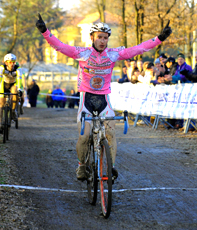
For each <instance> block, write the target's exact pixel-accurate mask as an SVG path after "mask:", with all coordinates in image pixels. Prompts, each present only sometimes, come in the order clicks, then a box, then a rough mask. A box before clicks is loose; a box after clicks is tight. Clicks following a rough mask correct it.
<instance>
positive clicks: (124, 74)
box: [117, 66, 129, 83]
mask: <svg viewBox="0 0 197 230" xmlns="http://www.w3.org/2000/svg"><path fill="white" fill-rule="evenodd" d="M117 82H118V83H124V82H129V79H128V77H127V67H126V66H123V68H122V78H119V79H118V80H117Z"/></svg>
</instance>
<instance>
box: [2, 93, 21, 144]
mask: <svg viewBox="0 0 197 230" xmlns="http://www.w3.org/2000/svg"><path fill="white" fill-rule="evenodd" d="M0 94H4V97H5V99H6V100H5V105H4V107H3V108H2V120H1V126H2V129H3V143H6V140H8V139H9V130H10V127H11V122H12V103H11V98H10V96H11V95H18V94H13V93H0ZM16 120H18V117H16Z"/></svg>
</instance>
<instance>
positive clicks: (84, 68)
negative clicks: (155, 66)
mask: <svg viewBox="0 0 197 230" xmlns="http://www.w3.org/2000/svg"><path fill="white" fill-rule="evenodd" d="M38 16H39V19H38V20H37V22H36V26H37V28H38V29H39V31H40V32H41V33H42V34H43V36H44V38H45V39H46V40H47V42H48V43H49V44H50V45H51V46H52V47H53V48H54V49H55V50H56V51H59V52H61V53H63V54H65V55H67V56H68V57H71V58H73V59H76V60H78V61H79V73H78V91H79V92H80V105H79V110H78V116H77V123H78V130H79V139H78V142H77V146H76V147H77V155H78V160H79V167H78V169H77V179H79V180H84V179H86V178H87V173H86V166H85V154H86V152H87V150H88V145H87V143H88V140H89V134H90V129H91V123H89V122H86V124H85V131H84V135H83V136H82V135H80V130H81V122H80V118H81V113H82V111H85V112H86V114H87V116H92V113H93V111H98V112H99V114H100V116H109V117H111V116H114V115H115V114H114V111H113V109H112V107H111V105H110V101H109V96H108V94H109V93H110V92H111V89H110V82H111V76H112V71H113V67H114V65H115V62H116V61H119V60H126V59H130V58H132V57H134V56H136V55H139V54H142V53H144V52H146V51H149V50H150V49H152V48H154V47H155V46H157V45H159V44H160V43H161V42H162V41H164V40H165V39H166V38H167V37H168V36H169V35H170V34H171V32H172V30H171V28H170V27H169V22H168V24H167V25H166V27H165V28H164V30H163V31H162V33H161V34H160V35H159V36H158V37H155V38H153V39H150V40H148V41H146V42H143V43H142V44H139V45H138V46H134V47H131V48H125V47H119V48H107V44H108V40H109V37H110V35H111V29H110V27H109V26H108V25H107V24H105V23H97V24H96V25H93V26H92V27H91V28H90V38H91V40H92V47H75V46H69V45H67V44H64V43H62V42H61V41H59V40H58V39H57V38H56V37H55V36H54V35H53V34H51V32H50V31H49V30H48V29H47V27H46V25H45V23H44V21H43V20H42V18H41V16H40V14H39V15H38ZM106 137H107V139H108V143H109V145H110V146H111V148H110V154H111V157H112V163H113V169H112V174H113V176H114V178H117V177H118V171H117V170H116V169H115V168H114V165H115V156H116V150H117V144H116V137H115V121H110V122H108V123H107V124H106Z"/></svg>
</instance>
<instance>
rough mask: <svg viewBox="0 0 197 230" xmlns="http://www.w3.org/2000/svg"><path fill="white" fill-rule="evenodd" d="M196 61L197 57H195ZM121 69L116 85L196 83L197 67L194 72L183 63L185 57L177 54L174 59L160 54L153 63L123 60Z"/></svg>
mask: <svg viewBox="0 0 197 230" xmlns="http://www.w3.org/2000/svg"><path fill="white" fill-rule="evenodd" d="M196 61H197V55H196ZM124 63H125V65H124V66H123V68H122V77H121V78H119V79H118V80H117V81H118V83H124V82H131V83H133V84H136V83H144V84H153V85H157V84H161V83H163V84H168V85H169V84H177V83H179V82H180V83H191V82H197V65H196V66H195V68H194V70H192V67H191V66H190V65H188V64H187V63H186V61H185V56H184V54H182V53H179V54H178V55H177V57H176V59H175V58H174V57H168V58H167V56H166V55H165V54H164V53H162V54H161V55H160V57H159V58H157V59H156V60H155V62H154V63H153V62H144V63H143V62H142V60H138V61H135V60H134V59H127V60H125V62H124Z"/></svg>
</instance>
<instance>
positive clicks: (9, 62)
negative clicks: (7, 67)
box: [6, 61, 16, 63]
mask: <svg viewBox="0 0 197 230" xmlns="http://www.w3.org/2000/svg"><path fill="white" fill-rule="evenodd" d="M15 62H16V61H6V63H15Z"/></svg>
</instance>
